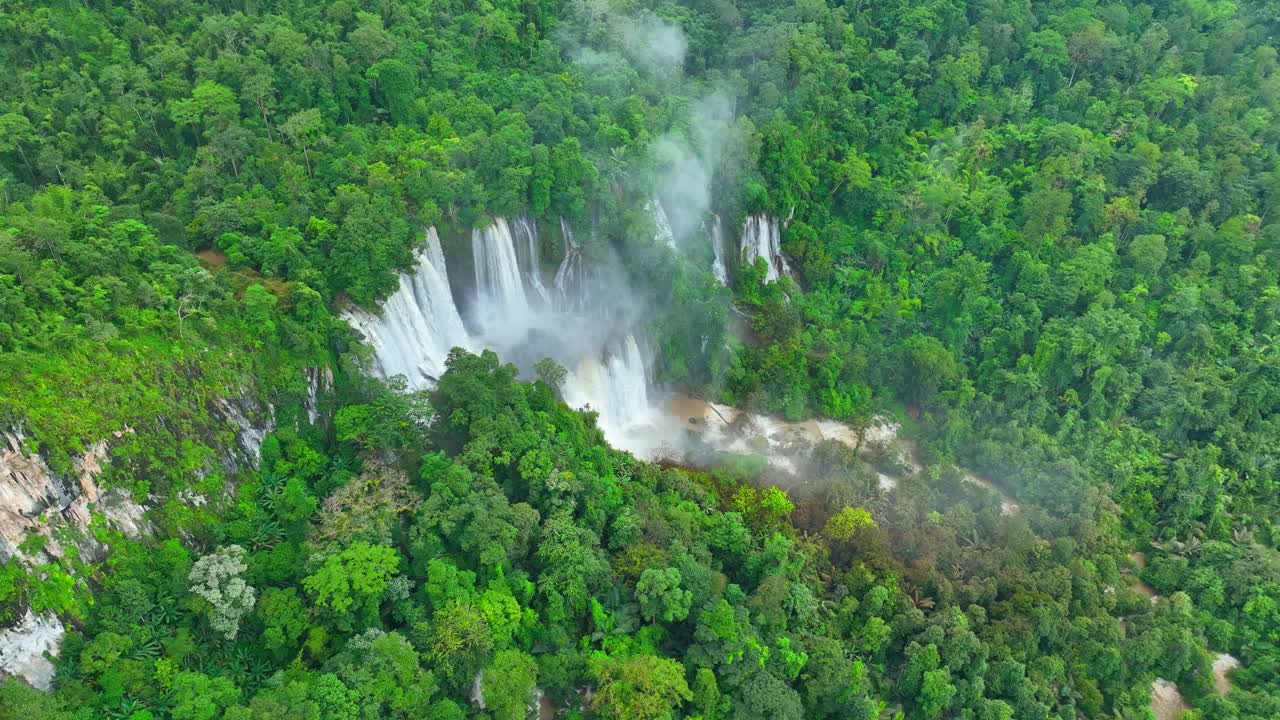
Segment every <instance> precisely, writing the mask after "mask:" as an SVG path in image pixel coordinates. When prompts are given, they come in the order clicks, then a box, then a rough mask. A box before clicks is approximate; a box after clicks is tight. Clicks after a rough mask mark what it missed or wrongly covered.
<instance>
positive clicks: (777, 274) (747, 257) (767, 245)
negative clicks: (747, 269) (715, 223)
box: [742, 214, 791, 282]
mask: <svg viewBox="0 0 1280 720" xmlns="http://www.w3.org/2000/svg"><path fill="white" fill-rule="evenodd" d="M756 258H764V260H765V262H766V263H768V264H769V272H768V273H767V274H766V275H765V278H764V281H765V282H776V281H777V280H778V279H779V278H781V277H782V276H783V275H787V276H790V275H791V266H790V265H788V264H787V258H786V257H785V256H784V255H783V254H782V233H781V231H780V230H779V229H778V221H777V220H774V219H772V218H770V217H769V216H768V215H763V214H761V215H752V216H750V217H748V218H747V223H746V225H745V226H744V227H743V228H742V263H743V264H744V265H751V264H752V263H754V262H755V261H756Z"/></svg>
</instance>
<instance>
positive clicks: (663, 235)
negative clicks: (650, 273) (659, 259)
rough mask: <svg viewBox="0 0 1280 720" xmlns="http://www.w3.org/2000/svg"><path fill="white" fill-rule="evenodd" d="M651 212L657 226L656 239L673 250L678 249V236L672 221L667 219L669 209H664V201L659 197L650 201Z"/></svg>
mask: <svg viewBox="0 0 1280 720" xmlns="http://www.w3.org/2000/svg"><path fill="white" fill-rule="evenodd" d="M648 208H649V212H650V213H651V214H652V215H653V224H654V226H656V227H657V232H655V233H654V239H655V240H657V241H658V242H660V243H665V244H666V245H667V247H670V248H671V249H672V250H675V249H676V236H675V233H673V232H672V231H671V222H670V221H669V220H667V211H666V210H663V209H662V202H661V201H660V200H658V198H654V199H653V200H650V201H649V204H648Z"/></svg>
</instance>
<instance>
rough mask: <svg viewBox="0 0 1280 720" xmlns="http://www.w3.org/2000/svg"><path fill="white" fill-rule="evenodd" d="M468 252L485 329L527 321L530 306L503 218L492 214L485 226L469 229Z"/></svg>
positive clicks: (497, 330)
mask: <svg viewBox="0 0 1280 720" xmlns="http://www.w3.org/2000/svg"><path fill="white" fill-rule="evenodd" d="M471 253H472V258H473V260H474V262H475V267H476V292H477V293H478V294H479V300H480V324H481V326H482V327H483V329H484V331H485V333H486V334H490V333H497V334H506V331H507V330H508V329H510V328H511V327H513V326H516V325H520V326H523V325H526V324H527V323H528V320H529V317H530V315H531V314H532V308H531V307H530V306H529V299H528V297H526V296H525V293H524V280H523V279H521V277H520V262H519V260H517V259H516V248H515V240H514V239H513V238H512V237H511V226H510V225H508V224H507V221H506V220H504V219H503V218H494V220H493V223H492V224H490V225H489V226H488V227H483V228H476V229H474V230H472V231H471Z"/></svg>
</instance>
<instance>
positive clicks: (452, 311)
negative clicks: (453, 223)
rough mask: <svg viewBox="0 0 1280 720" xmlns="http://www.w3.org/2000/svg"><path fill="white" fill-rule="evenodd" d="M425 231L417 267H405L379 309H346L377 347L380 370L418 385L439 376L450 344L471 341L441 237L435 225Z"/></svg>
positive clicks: (412, 384)
mask: <svg viewBox="0 0 1280 720" xmlns="http://www.w3.org/2000/svg"><path fill="white" fill-rule="evenodd" d="M425 236H426V237H425V242H424V243H423V247H421V248H419V249H418V251H417V252H416V253H415V254H414V260H415V263H414V270H413V272H412V273H400V285H399V287H397V288H396V291H395V292H394V293H393V294H392V295H391V297H389V298H387V301H386V302H385V303H383V305H382V311H381V313H380V314H376V315H375V314H374V313H371V312H368V311H366V310H362V309H360V308H351V309H349V310H347V311H345V312H344V313H343V316H344V317H345V318H346V320H347V321H348V322H350V323H351V325H352V326H353V327H355V328H356V330H359V331H360V333H361V334H362V335H364V337H365V340H366V341H368V343H369V345H371V346H372V347H373V353H374V363H375V369H376V370H377V372H378V374H379V375H381V376H382V377H384V378H391V377H394V376H396V375H403V376H405V379H406V380H408V383H409V387H410V388H413V389H418V388H423V387H426V386H428V385H430V384H431V383H432V382H434V380H435V379H436V378H438V377H440V374H441V373H443V372H444V362H445V359H446V358H447V357H448V356H449V350H450V349H451V348H453V347H454V346H458V345H460V346H463V347H468V346H470V344H471V343H470V338H469V337H468V336H467V331H466V328H465V327H463V325H462V318H461V317H460V316H459V315H458V308H457V306H456V305H454V302H453V294H452V293H451V292H450V290H449V274H448V268H446V267H445V263H444V251H443V250H441V248H440V237H439V236H438V235H437V234H436V229H435V228H434V227H432V228H427V231H426V233H425Z"/></svg>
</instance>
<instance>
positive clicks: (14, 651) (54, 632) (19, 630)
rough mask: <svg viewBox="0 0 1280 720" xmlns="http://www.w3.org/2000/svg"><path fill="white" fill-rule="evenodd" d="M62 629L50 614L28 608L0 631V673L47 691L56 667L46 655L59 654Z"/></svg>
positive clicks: (63, 632) (60, 624)
mask: <svg viewBox="0 0 1280 720" xmlns="http://www.w3.org/2000/svg"><path fill="white" fill-rule="evenodd" d="M64 634H65V630H64V628H63V627H62V623H61V622H59V621H58V618H57V616H55V615H53V614H52V613H46V614H43V615H35V614H34V613H32V612H31V611H30V610H28V611H27V614H26V615H25V616H23V618H22V620H21V621H20V622H19V623H18V624H17V625H14V626H13V627H11V628H9V629H8V630H5V631H4V632H0V675H12V676H14V677H20V678H22V679H24V680H26V681H27V683H28V684H30V685H31V687H34V688H38V689H40V690H48V689H49V687H50V685H52V683H53V675H54V672H55V668H54V666H53V663H52V662H51V661H50V660H49V656H55V655H57V654H58V646H59V645H61V644H62V636H63V635H64Z"/></svg>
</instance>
